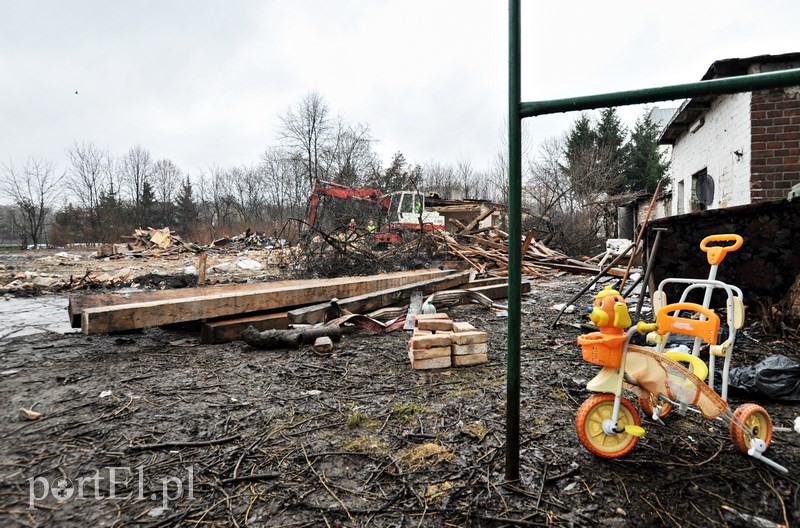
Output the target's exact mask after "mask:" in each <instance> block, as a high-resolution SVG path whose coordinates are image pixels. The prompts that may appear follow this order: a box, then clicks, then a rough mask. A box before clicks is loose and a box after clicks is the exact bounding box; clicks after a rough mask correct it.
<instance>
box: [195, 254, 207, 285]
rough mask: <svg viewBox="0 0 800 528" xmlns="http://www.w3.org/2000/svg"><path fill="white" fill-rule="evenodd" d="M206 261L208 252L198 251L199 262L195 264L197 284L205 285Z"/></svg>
mask: <svg viewBox="0 0 800 528" xmlns="http://www.w3.org/2000/svg"><path fill="white" fill-rule="evenodd" d="M207 261H208V253H206V252H205V251H201V252H200V264H199V265H198V266H197V285H198V286H205V285H206V262H207Z"/></svg>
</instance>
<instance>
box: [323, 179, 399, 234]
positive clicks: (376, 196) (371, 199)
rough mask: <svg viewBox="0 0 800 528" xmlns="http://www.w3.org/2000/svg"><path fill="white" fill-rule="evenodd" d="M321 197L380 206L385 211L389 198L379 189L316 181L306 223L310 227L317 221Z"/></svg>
mask: <svg viewBox="0 0 800 528" xmlns="http://www.w3.org/2000/svg"><path fill="white" fill-rule="evenodd" d="M322 196H331V197H333V198H339V199H341V200H361V201H363V202H367V203H371V204H380V205H382V206H383V207H384V208H386V209H388V208H389V203H390V197H389V196H388V195H386V194H384V193H383V192H382V191H381V190H379V189H366V188H358V187H356V188H353V187H347V186H345V185H340V184H338V183H334V182H329V181H323V180H316V182H314V189H313V190H312V191H311V198H310V200H309V210H308V223H309V224H311V225H314V223H315V222H316V221H317V209H318V208H319V202H320V198H321V197H322Z"/></svg>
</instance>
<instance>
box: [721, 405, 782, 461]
mask: <svg viewBox="0 0 800 528" xmlns="http://www.w3.org/2000/svg"><path fill="white" fill-rule="evenodd" d="M729 428H730V432H731V440H732V441H733V445H734V446H736V449H738V450H739V451H742V452H744V453H747V450H748V449H750V439H751V438H758V439H760V440H763V441H764V444H765V445H766V446H769V444H770V442H771V441H772V420H771V419H770V417H769V414H768V413H767V411H766V409H764V408H763V407H762V406H760V405H756V404H755V403H745V404H744V405H740V406H739V407H738V408H737V409H736V410H735V411H734V412H733V419H732V420H731V423H730V426H729ZM747 431H749V432H750V434H747ZM750 435H752V437H751V436H750Z"/></svg>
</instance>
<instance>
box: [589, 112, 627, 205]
mask: <svg viewBox="0 0 800 528" xmlns="http://www.w3.org/2000/svg"><path fill="white" fill-rule="evenodd" d="M625 136H627V131H626V130H625V127H624V126H622V121H620V118H619V114H618V113H617V109H616V108H605V109H603V111H602V112H601V113H600V121H599V122H598V123H597V128H596V129H595V137H596V143H597V148H598V149H600V150H602V151H604V152H605V153H606V154H605V156H603V158H604V159H607V160H608V162H609V163H610V164H611V167H610V169H611V170H610V172H611V173H612V174H614V175H615V178H614V180H615V181H614V183H613V184H612V185H610V187H609V191H610V192H611V193H612V194H617V193H620V192H622V191H623V190H624V189H625V180H624V172H625V157H626V150H627V148H626V145H625Z"/></svg>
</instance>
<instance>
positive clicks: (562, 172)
mask: <svg viewBox="0 0 800 528" xmlns="http://www.w3.org/2000/svg"><path fill="white" fill-rule="evenodd" d="M564 143H565V141H564V139H556V138H551V139H548V140H546V141H545V142H543V143H542V144H541V146H540V148H539V152H538V155H537V156H535V157H531V158H529V159H528V167H529V174H530V177H529V178H528V179H527V180H526V182H525V186H524V198H525V200H526V205H527V207H528V208H529V209H530V210H532V211H533V212H534V213H535V214H536V216H537V217H538V219H539V222H540V224H539V225H538V226H537V227H538V228H540V229H543V230H547V231H550V233H551V235H552V236H553V238H554V240H555V241H556V242H557V244H558V245H559V246H561V248H562V249H563V250H564V251H565V252H568V253H588V252H591V251H593V250H595V249H596V248H597V247H598V245H599V244H600V242H601V240H600V238H599V236H600V235H603V234H605V233H604V228H605V224H606V211H605V198H607V197H608V195H609V190H610V189H611V188H613V186H614V185H615V184H616V182H617V180H616V178H617V174H618V172H617V171H616V169H615V165H614V163H613V161H612V158H611V155H610V152H609V151H608V150H607V149H603V148H598V147H596V146H587V147H586V148H582V149H579V151H578V152H574V153H573V154H572V163H571V164H570V167H569V170H567V169H566V168H565V149H564Z"/></svg>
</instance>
